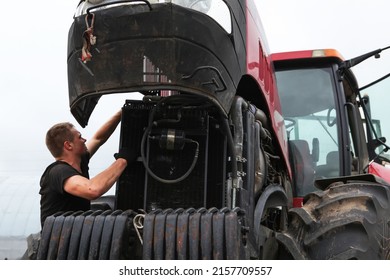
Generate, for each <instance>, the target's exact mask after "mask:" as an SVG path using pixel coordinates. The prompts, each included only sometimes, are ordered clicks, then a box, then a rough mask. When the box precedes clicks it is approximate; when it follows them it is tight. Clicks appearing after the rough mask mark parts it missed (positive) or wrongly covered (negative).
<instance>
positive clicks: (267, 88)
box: [246, 0, 291, 176]
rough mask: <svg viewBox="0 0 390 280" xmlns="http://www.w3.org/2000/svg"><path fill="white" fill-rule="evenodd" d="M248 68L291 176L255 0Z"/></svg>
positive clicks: (249, 22)
mask: <svg viewBox="0 0 390 280" xmlns="http://www.w3.org/2000/svg"><path fill="white" fill-rule="evenodd" d="M246 13H247V38H246V40H247V50H246V53H247V69H246V73H247V74H248V75H250V76H251V77H253V78H254V79H255V80H256V81H257V83H258V84H259V86H260V89H261V91H262V92H263V94H264V98H265V100H266V102H267V105H268V106H267V107H268V108H269V114H270V117H271V122H272V128H273V130H274V131H275V134H276V137H277V142H278V144H279V146H280V148H281V151H282V153H283V157H284V162H285V163H286V165H287V169H288V172H289V174H290V176H291V167H290V163H289V160H288V149H287V132H286V128H285V125H284V118H283V115H282V109H281V104H280V100H279V96H278V94H277V89H276V83H275V74H274V71H273V65H272V60H271V56H270V54H269V50H268V43H267V41H266V39H265V38H266V35H265V32H264V30H263V28H262V24H261V22H260V16H259V15H258V13H257V8H256V6H255V4H254V2H253V0H248V1H247V11H246Z"/></svg>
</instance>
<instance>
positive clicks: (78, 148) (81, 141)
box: [72, 128, 88, 155]
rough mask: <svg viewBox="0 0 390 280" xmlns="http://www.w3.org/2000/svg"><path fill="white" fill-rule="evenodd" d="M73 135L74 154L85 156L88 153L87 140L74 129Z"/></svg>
mask: <svg viewBox="0 0 390 280" xmlns="http://www.w3.org/2000/svg"><path fill="white" fill-rule="evenodd" d="M72 134H73V140H72V144H73V150H74V152H75V153H77V154H79V155H84V154H85V153H86V152H87V151H88V149H87V146H86V145H85V142H86V141H87V140H86V139H85V138H83V137H82V136H81V133H80V132H79V131H78V130H77V129H75V128H72Z"/></svg>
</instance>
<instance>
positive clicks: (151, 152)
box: [37, 0, 390, 260]
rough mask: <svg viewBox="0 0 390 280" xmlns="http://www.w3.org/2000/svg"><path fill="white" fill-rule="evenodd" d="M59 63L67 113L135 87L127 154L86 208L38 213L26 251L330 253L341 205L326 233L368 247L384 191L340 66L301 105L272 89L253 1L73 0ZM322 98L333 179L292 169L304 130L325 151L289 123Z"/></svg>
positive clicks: (315, 151)
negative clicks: (109, 191)
mask: <svg viewBox="0 0 390 280" xmlns="http://www.w3.org/2000/svg"><path fill="white" fill-rule="evenodd" d="M274 59H275V64H274V62H273V60H274ZM67 61H68V89H69V106H70V110H71V113H72V115H73V116H74V118H75V119H76V120H77V122H78V123H79V124H80V125H81V126H82V127H85V126H87V125H88V120H89V118H90V116H91V114H92V112H93V110H94V108H95V106H96V105H97V103H98V101H99V99H100V97H102V96H103V95H107V94H120V93H132V92H134V93H141V94H142V99H125V100H124V103H123V107H122V120H121V124H120V141H119V147H118V148H119V149H123V148H125V149H130V150H131V151H132V152H133V153H135V154H136V156H137V160H136V161H135V162H134V163H131V164H129V166H128V167H127V168H126V170H125V171H124V172H123V174H122V176H121V177H120V179H119V180H118V182H117V184H116V189H115V194H114V195H112V196H106V197H103V198H101V199H99V200H98V201H95V202H94V203H93V204H92V205H93V207H92V209H91V210H90V211H86V212H81V211H76V212H65V213H57V214H55V215H53V216H50V217H48V218H47V219H46V221H45V223H44V226H43V228H42V232H41V240H40V244H39V248H38V253H37V259H79V260H84V259H110V260H116V259H143V260H162V259H166V260H173V259H179V260H223V259H241V260H243V259H281V258H287V259H291V258H293V259H295V258H301V259H305V258H313V259H315V258H332V257H335V255H334V253H335V251H334V250H336V249H337V250H339V249H340V250H342V248H340V247H342V246H341V245H337V248H335V249H331V248H329V247H330V246H333V245H334V244H333V243H331V241H337V240H335V238H336V235H337V232H338V228H336V226H334V227H333V228H332V229H331V230H328V229H329V225H333V224H338V222H337V221H336V220H335V218H338V216H342V215H344V214H345V215H347V216H348V217H347V218H345V220H342V222H350V223H344V224H345V225H344V227H345V228H347V229H348V231H346V230H339V232H340V236H342V237H344V239H347V240H349V239H351V242H352V240H355V239H356V241H355V242H356V243H357V244H362V246H366V247H367V248H368V250H366V251H363V253H362V254H361V255H357V256H356V258H383V256H384V255H383V254H384V251H385V248H386V246H385V245H386V244H385V240H386V239H388V218H387V217H390V215H388V213H387V212H388V211H389V207H388V192H389V191H388V186H387V183H385V182H384V181H382V180H380V179H379V176H376V175H375V172H373V171H372V170H374V169H375V168H376V167H377V164H376V163H374V162H375V160H374V161H373V162H371V161H372V160H371V161H370V158H369V157H368V151H367V147H368V146H367V145H366V150H365V149H364V144H366V142H365V138H364V135H362V134H359V133H362V132H363V129H361V127H360V126H361V122H360V119H359V118H358V117H359V116H360V111H359V110H358V109H357V108H358V106H359V104H360V103H361V101H360V99H359V95H358V92H357V91H356V88H353V86H355V85H356V84H355V82H354V81H352V82H351V81H349V79H350V78H351V77H353V76H352V75H350V71H349V70H348V69H347V68H345V71H341V70H340V71H338V68H340V69H342V67H340V64H339V63H340V62H339V61H338V60H337V59H334V60H332V61H333V64H328V65H329V69H328V70H326V71H329V73H330V75H333V74H332V73H336V72H337V73H340V77H339V78H338V79H340V80H337V81H338V85H339V87H340V88H337V89H335V90H334V91H333V92H321V93H323V95H321V94H320V95H314V93H313V95H312V96H309V97H310V98H314V96H315V97H316V98H317V99H316V101H317V102H316V103H314V104H312V105H309V103H308V102H306V100H305V99H302V98H299V97H298V96H297V97H294V96H293V94H295V92H296V91H294V89H293V90H292V91H288V90H289V89H288V88H286V91H285V92H284V89H283V87H282V85H280V84H279V82H278V83H277V81H278V80H279V79H282V78H279V76H278V75H279V74H281V73H282V72H278V71H276V72H275V70H274V65H275V67H276V66H278V64H277V63H279V62H280V65H282V64H283V63H284V62H283V61H282V60H280V61H279V62H278V61H277V57H276V55H275V57H273V56H271V55H270V53H269V49H268V45H267V40H266V37H265V33H264V31H263V28H262V25H261V21H260V17H259V16H258V14H257V9H256V6H255V4H254V1H253V0H153V1H152V0H138V1H134V0H133V1H131V0H130V1H109V0H85V1H80V3H79V5H78V7H77V9H76V13H75V15H74V21H73V23H72V25H71V27H70V29H69V38H68V55H67ZM286 64H288V62H287V61H286ZM337 66H338V67H337ZM277 69H279V67H277ZM326 71H325V72H326ZM275 74H276V76H275ZM341 74H342V75H341ZM332 77H333V78H337V77H336V76H332ZM341 77H342V79H341ZM295 86H296V85H295ZM348 86H350V88H348ZM344 88H345V90H344ZM343 90H344V91H343ZM324 91H326V90H324ZM289 94H291V95H289ZM329 94H334V95H333V96H330V97H329ZM303 97H304V98H308V96H303ZM308 99H309V98H308ZM331 100H334V103H333V104H334V107H333V108H332V107H331V102H330V101H331ZM290 102H291V106H293V107H291V108H290ZM297 102H298V103H300V104H301V105H305V104H306V105H307V106H313V107H304V108H306V109H301V108H302V107H298V105H294V104H296V103H297ZM344 104H345V105H344ZM328 105H329V106H328ZM294 106H295V107H294ZM326 106H328V107H326ZM328 108H329V113H328V115H329V116H326V118H325V119H324V118H323V116H318V118H319V120H320V121H317V122H319V123H321V122H324V121H325V122H326V123H325V124H327V125H328V126H329V127H331V130H335V131H336V134H335V135H336V136H332V137H333V138H334V137H336V138H334V140H335V141H336V143H337V144H336V148H335V149H334V150H337V148H338V149H339V150H338V154H337V155H336V154H332V155H333V156H336V157H337V159H338V163H339V165H338V167H339V168H340V170H341V171H339V172H338V173H337V172H335V173H334V174H336V173H337V174H336V175H335V176H336V177H337V179H335V178H333V177H332V176H333V173H332V172H333V170H330V169H329V170H327V168H326V167H325V166H324V168H323V173H320V172H319V171H318V172H316V171H317V170H315V171H313V176H311V174H307V175H306V171H307V170H306V169H307V168H308V167H307V166H306V165H308V164H309V163H308V162H306V159H303V161H302V162H297V155H298V153H296V152H295V148H297V147H296V146H297V145H299V144H298V142H299V140H303V139H306V140H307V139H308V138H309V135H311V136H312V138H313V139H312V140H313V142H312V151H311V152H310V156H311V157H312V162H313V164H314V163H317V164H318V166H316V167H318V168H319V167H320V165H326V164H325V163H323V162H322V161H323V160H322V155H323V154H324V153H325V152H328V151H329V152H330V151H331V149H332V148H334V147H332V146H329V147H327V148H321V151H320V147H322V145H323V144H324V143H321V141H322V137H324V138H325V137H326V136H327V133H326V134H325V136H324V135H316V134H315V133H314V131H313V130H312V129H310V128H309V129H308V130H306V133H304V130H305V129H306V128H307V126H308V125H306V127H305V125H302V126H300V125H301V120H298V119H297V117H300V116H302V117H306V116H307V118H306V119H305V118H304V120H305V121H306V120H307V121H313V120H315V118H316V117H315V116H312V115H311V114H310V113H313V114H314V113H315V112H317V111H316V110H317V109H318V110H320V111H321V112H322V111H323V110H326V109H328ZM300 110H303V111H300ZM327 112H328V111H327ZM306 113H307V114H306ZM327 122H329V123H327ZM349 128H350V129H351V135H349V134H348V131H349ZM340 132H342V133H341V134H340ZM356 135H358V136H359V137H360V138H357V139H355V138H353V139H354V141H357V142H356V143H355V142H353V143H354V144H355V145H356V146H354V147H352V146H351V145H350V144H349V142H348V139H349V138H348V137H349V136H351V137H352V136H353V137H355V136H356ZM303 136H305V137H306V138H305V137H303ZM328 137H329V136H328ZM332 137H331V138H332ZM326 140H328V143H327V144H329V145H332V142H333V141H329V139H326ZM372 141H373V143H379V142H378V141H381V142H380V143H382V142H383V141H382V140H380V139H379V138H378V139H373V140H372ZM303 142H304V141H301V143H303ZM332 151H333V150H332ZM364 151H366V152H367V158H364V157H363V155H365V154H363V153H364ZM375 159H379V158H375ZM336 163H337V162H335V163H334V166H332V167H336ZM378 165H379V164H378ZM366 166H367V167H366ZM378 169H379V167H378ZM313 170H314V167H313ZM367 170H368V171H367ZM375 170H377V169H375ZM327 172H328V173H327ZM320 174H322V175H320ZM370 174H374V175H370ZM318 176H321V177H318ZM315 185H317V188H319V189H315ZM374 186H375V188H374ZM338 194H340V195H338ZM338 196H340V199H339V200H337V201H335V202H334V200H333V199H332V198H333V197H336V198H338ZM348 196H350V197H351V199H348V198H347V197H348ZM318 201H320V203H319V204H318V205H315V202H318ZM333 202H334V203H335V204H337V205H338V206H339V207H338V208H337V207H335V206H334V205H333V204H332V203H333ZM339 204H341V205H342V206H340V205H339ZM315 207H317V208H318V207H319V208H320V210H315V209H314V208H315ZM344 209H345V212H342V211H344ZM373 210H376V212H373ZM305 211H306V213H307V214H306V215H305V214H304V213H305ZM310 211H313V212H310ZM318 211H319V212H320V214H321V215H322V216H323V217H324V218H322V217H321V215H320V216H318V215H317V212H318ZM340 211H341V212H340ZM325 213H326V214H325ZM332 213H333V214H332ZM338 213H341V214H338ZM334 221H336V222H334ZM340 227H341V226H340ZM354 229H356V230H354ZM359 229H361V230H360V231H359ZM379 229H381V231H379ZM316 230H317V231H320V232H324V234H323V235H322V236H319V235H318V234H317V233H316V232H315V231H316ZM365 230H369V232H368V233H367V234H366V235H363V232H364V233H366V231H365ZM315 234H317V235H315ZM349 234H355V235H354V236H348V235H349ZM328 236H329V238H326V237H328ZM355 237H356V238H355ZM364 238H365V239H364ZM373 238H375V241H377V244H375V245H377V246H376V247H375V246H374V245H372V246H371V243H369V242H368V241H367V240H368V239H370V241H371V239H373ZM307 239H309V240H307ZM336 239H337V238H336ZM344 239H343V240H344ZM310 241H313V242H312V243H310ZM321 242H323V243H321ZM327 242H328V243H327ZM340 242H341V241H340ZM372 242H373V241H372ZM312 244H314V245H312ZM315 244H319V245H318V246H317V245H315ZM335 244H337V242H335ZM352 245H355V244H352ZM380 245H381V246H380ZM343 246H344V245H343ZM346 246H347V245H345V247H346ZM373 246H374V247H375V248H374V247H373ZM319 248H320V249H321V251H320V253H313V254H312V251H315V252H317V251H316V250H317V249H318V250H319ZM348 248H349V249H348V250H345V252H344V251H343V252H342V253H340V254H339V255H337V256H338V257H340V258H353V257H350V256H352V253H351V252H352V251H354V250H356V251H358V250H357V249H355V247H353V248H350V247H348ZM332 250H333V251H332ZM316 254H317V255H316ZM321 254H322V255H321ZM385 257H387V255H386V256H385Z"/></svg>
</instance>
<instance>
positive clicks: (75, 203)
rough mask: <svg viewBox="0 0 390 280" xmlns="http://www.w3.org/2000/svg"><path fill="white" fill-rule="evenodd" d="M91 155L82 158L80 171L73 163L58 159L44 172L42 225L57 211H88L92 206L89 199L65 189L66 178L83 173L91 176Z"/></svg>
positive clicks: (82, 174) (40, 192) (42, 182)
mask: <svg viewBox="0 0 390 280" xmlns="http://www.w3.org/2000/svg"><path fill="white" fill-rule="evenodd" d="M88 162H89V155H86V156H85V157H83V158H82V160H81V170H82V173H79V172H78V171H77V170H76V169H74V168H73V167H72V166H71V165H69V164H68V163H66V162H63V161H56V162H53V163H52V164H50V165H49V166H48V167H47V168H46V170H45V171H44V172H43V174H42V177H41V181H40V185H41V189H40V191H39V194H40V195H41V225H42V228H43V224H44V221H45V219H46V218H47V217H48V216H51V215H53V214H55V213H57V212H62V211H63V212H66V211H78V210H82V211H87V210H89V209H90V207H91V203H90V201H89V200H88V199H84V198H81V197H77V196H74V195H71V194H69V193H67V192H65V191H64V182H65V180H66V179H68V178H70V177H72V176H74V175H81V176H83V177H86V178H89V172H88V169H89V168H88Z"/></svg>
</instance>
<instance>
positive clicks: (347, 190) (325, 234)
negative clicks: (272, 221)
mask: <svg viewBox="0 0 390 280" xmlns="http://www.w3.org/2000/svg"><path fill="white" fill-rule="evenodd" d="M289 215H290V219H289V227H288V229H287V231H286V232H282V233H280V234H278V235H277V239H278V241H279V242H280V243H281V244H282V245H283V246H282V247H284V248H285V249H286V251H285V252H283V253H282V256H283V257H281V258H292V259H312V260H328V259H341V260H350V259H365V260H383V259H390V230H389V227H390V191H389V186H385V185H382V184H379V183H373V182H362V181H349V182H348V181H347V182H345V183H342V182H336V183H333V184H331V185H330V186H329V187H328V188H327V189H326V190H324V191H318V192H314V193H311V194H309V195H307V196H306V197H305V201H304V205H303V207H302V208H292V209H291V210H290V213H289ZM282 251H283V250H282Z"/></svg>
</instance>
